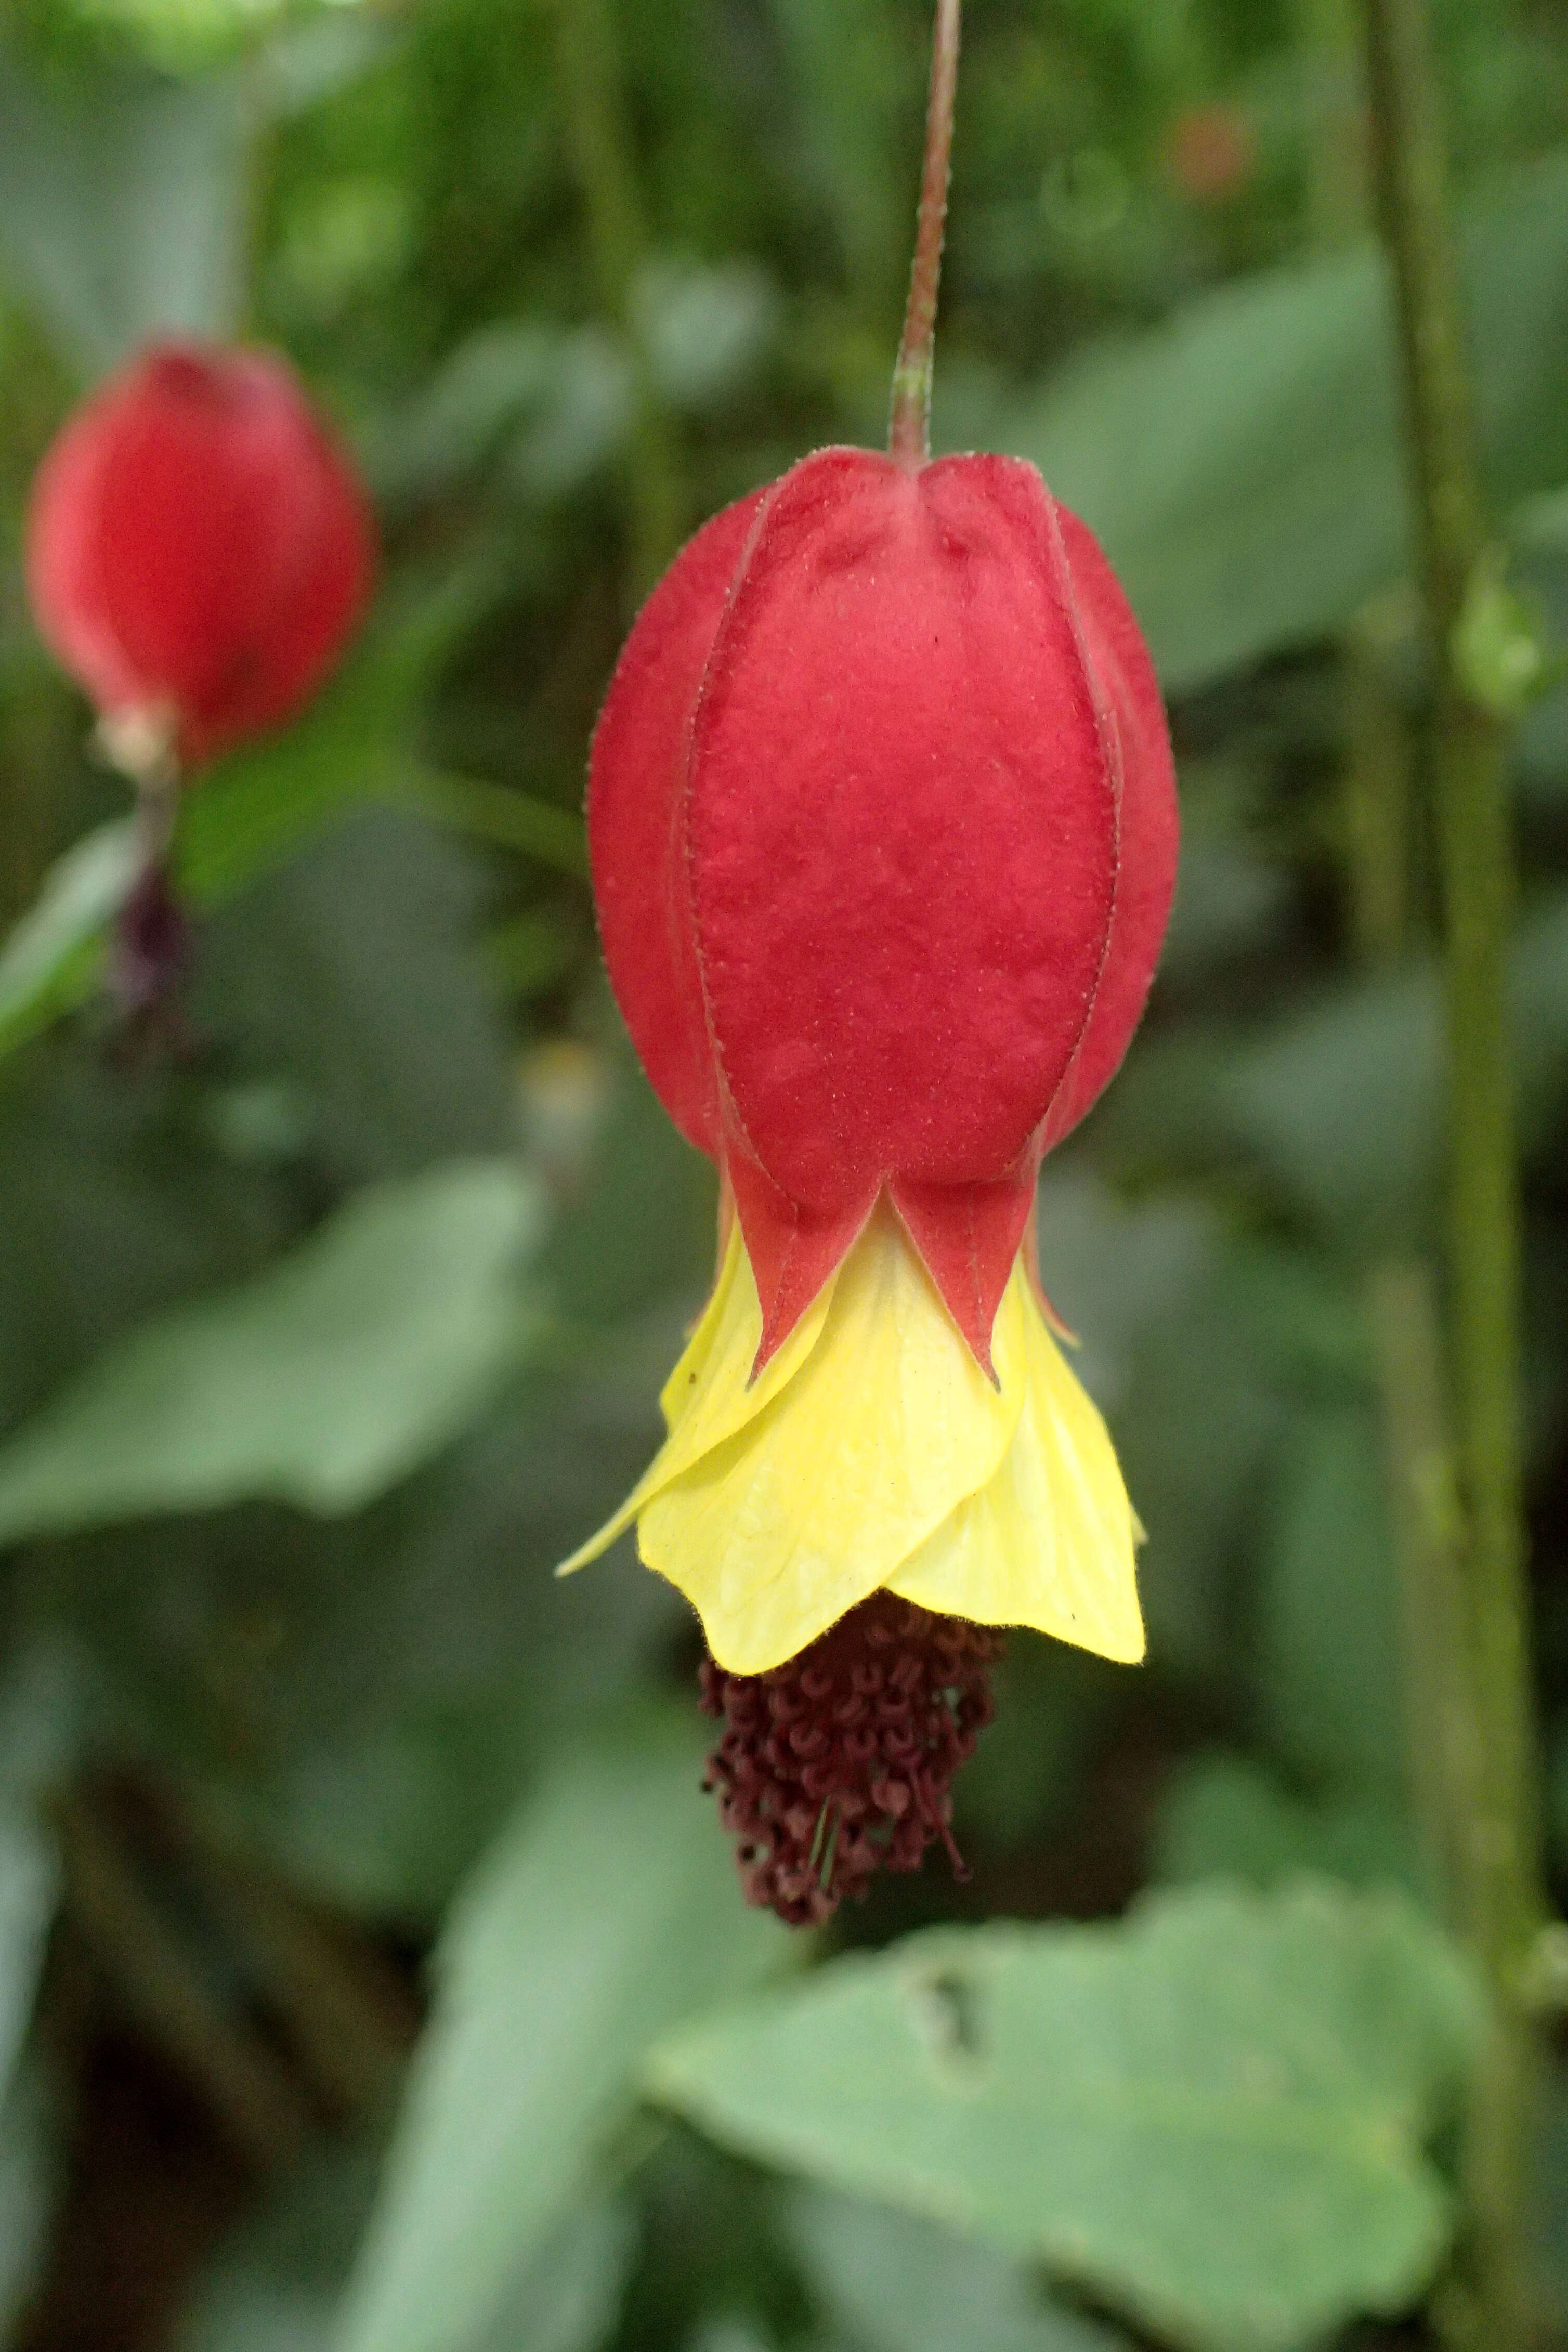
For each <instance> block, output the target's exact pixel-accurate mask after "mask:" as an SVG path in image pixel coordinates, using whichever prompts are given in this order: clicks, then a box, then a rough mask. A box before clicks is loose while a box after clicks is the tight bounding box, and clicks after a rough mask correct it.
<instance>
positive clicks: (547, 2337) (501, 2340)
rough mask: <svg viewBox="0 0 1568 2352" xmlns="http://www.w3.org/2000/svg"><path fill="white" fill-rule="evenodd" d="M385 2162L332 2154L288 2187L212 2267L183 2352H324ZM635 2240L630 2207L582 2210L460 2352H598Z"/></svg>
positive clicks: (354, 2151)
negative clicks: (490, 2323)
mask: <svg viewBox="0 0 1568 2352" xmlns="http://www.w3.org/2000/svg"><path fill="white" fill-rule="evenodd" d="M380 2154H381V2151H379V2150H378V2149H376V2148H374V2147H369V2146H366V2145H363V2144H355V2145H351V2146H349V2147H341V2146H337V2147H330V2148H327V2149H324V2150H323V2151H322V2152H321V2154H320V2155H319V2156H316V2157H314V2158H312V2159H311V2160H310V2162H308V2163H307V2164H305V2165H303V2166H301V2167H300V2168H299V2169H298V2170H297V2171H294V2172H292V2173H290V2174H289V2175H288V2176H287V2177H286V2178H285V2179H283V2180H281V2181H280V2182H279V2185H278V2188H277V2189H276V2190H275V2192H274V2193H273V2195H272V2196H270V2197H269V2198H268V2200H267V2201H266V2202H265V2203H264V2204H263V2206H262V2207H261V2210H259V2212H257V2213H253V2214H249V2215H247V2217H246V2219H245V2220H244V2221H242V2222H241V2223H240V2225H239V2227H238V2228H237V2230H235V2231H232V2232H231V2233H230V2234H229V2236H228V2237H227V2238H226V2240H225V2241H224V2242H222V2243H221V2244H220V2245H219V2247H218V2249H217V2252H216V2255H215V2256H214V2258H213V2260H212V2261H211V2262H210V2263H208V2264H207V2266H206V2269H205V2273H203V2275H202V2276H201V2278H200V2279H199V2280H198V2281H197V2284H196V2287H195V2293H194V2294H193V2295H192V2297H191V2300H190V2304H189V2306H188V2308H187V2310H186V2313H185V2315H184V2323H183V2325H182V2326H181V2328H180V2332H179V2336H178V2339H177V2347H176V2352H328V2347H330V2346H331V2341H332V2337H333V2334H334V2332H335V2330H336V2327H337V2325H338V2315H339V2308H340V2305H341V2303H342V2293H343V2287H344V2284H345V2282H346V2280H347V2278H348V2276H349V2273H350V2272H351V2270H352V2268H353V2260H354V2255H355V2252H356V2251H357V2248H358V2243H359V2240H360V2237H361V2234H362V2232H363V2229H364V2225H365V2221H366V2220H367V2218H368V2216H369V2213H370V2210H371V2205H372V2202H373V2199H374V2189H375V2179H376V2168H377V2164H378V2162H379V2158H380ZM634 2240H635V2217H634V2216H633V2214H632V2212H631V2211H630V2210H629V2209H628V2208H627V2207H626V2205H625V2204H624V2203H622V2202H620V2201H617V2200H613V2199H610V2198H597V2199H595V2200H592V2201H590V2202H588V2203H586V2204H584V2205H580V2206H579V2207H578V2208H577V2209H576V2210H575V2211H574V2212H572V2213H569V2214H568V2215H567V2216H566V2218H565V2220H564V2221H563V2223H562V2226H561V2227H560V2228H559V2229H558V2230H557V2231H554V2232H553V2233H552V2236H551V2238H550V2240H549V2241H548V2242H547V2243H546V2244H545V2245H544V2246H543V2248H542V2250H541V2252H540V2253H539V2254H538V2255H537V2257H536V2258H535V2259H534V2260H533V2261H532V2262H531V2263H529V2264H528V2265H527V2266H526V2268H525V2269H524V2270H522V2271H521V2272H520V2273H519V2274H518V2275H517V2277H516V2278H514V2279H513V2280H511V2281H510V2283H509V2284H508V2286H507V2288H506V2291H505V2294H504V2295H503V2297H502V2302H501V2305H500V2311H499V2313H498V2315H497V2318H496V2323H495V2325H494V2326H493V2327H491V2328H489V2329H486V2330H483V2331H481V2333H480V2334H479V2336H473V2337H470V2338H469V2339H468V2342H467V2344H466V2345H465V2347H464V2352H593V2347H595V2346H597V2345H599V2344H601V2343H603V2341H604V2338H605V2334H606V2331H607V2329H608V2326H609V2325H610V2323H611V2322H612V2320H613V2319H614V2316H615V2311H616V2304H617V2302H618V2300H619V2297H620V2294H621V2289H622V2285H623V2283H624V2279H625V2274H626V2266H627V2263H628V2262H629V2260H630V2258H631V2255H632V2252H633V2246H634Z"/></svg>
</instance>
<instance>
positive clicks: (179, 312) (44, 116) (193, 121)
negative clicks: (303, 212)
mask: <svg viewBox="0 0 1568 2352" xmlns="http://www.w3.org/2000/svg"><path fill="white" fill-rule="evenodd" d="M246 132H247V124H246V120H245V101H244V93H243V91H242V89H241V88H240V85H239V83H238V81H237V79H235V78H234V77H232V76H228V75H225V76H221V77H219V76H212V77H209V78H208V79H205V80H202V81H195V82H184V81H175V80H173V79H165V78H163V77H162V76H157V75H153V74H149V73H129V72H111V71H99V72H93V73H91V74H83V75H79V76H76V77H73V78H72V79H70V80H69V81H62V82H60V83H58V84H57V83H56V82H55V81H54V79H52V78H51V79H50V81H49V82H48V83H46V82H45V80H44V79H43V78H42V77H41V76H40V75H39V74H38V73H37V72H35V71H33V70H30V69H29V68H27V67H26V66H25V65H24V63H23V61H22V59H21V58H20V57H19V56H18V55H17V53H16V51H15V50H14V49H12V48H10V47H0V255H3V257H4V259H5V264H6V266H7V269H8V272H9V273H12V274H14V275H15V276H16V277H17V278H19V279H21V281H22V282H23V283H24V284H25V285H26V288H27V289H28V290H29V291H30V292H31V293H32V294H34V295H35V296H36V297H37V299H38V300H39V301H40V302H41V304H42V305H43V307H44V309H45V310H46V312H47V315H48V317H49V320H50V321H51V323H52V324H53V325H54V326H55V327H56V328H57V329H58V331H59V332H60V333H61V335H62V336H63V337H64V339H65V340H66V341H67V342H68V344H69V345H70V347H71V349H72V351H73V352H74V353H75V355H76V357H77V358H78V359H79V361H80V362H81V363H82V364H83V365H84V367H86V368H87V369H88V370H89V371H91V372H92V373H97V372H98V371H100V370H101V369H105V368H110V367H112V366H113V365H114V364H115V362H117V361H119V360H121V359H122V358H124V357H125V355H126V353H127V352H130V351H131V350H132V349H133V348H134V346H135V345H136V344H137V343H139V342H142V341H145V340H146V339H147V338H148V337H149V336H152V335H155V334H168V333H176V332H183V333H186V334H192V335H202V336H211V337H217V338H221V337H223V336H225V335H228V334H232V332H233V331H234V328H235V324H236V321H237V314H238V308H239V255H240V246H241V241H242V236H243V228H244V220H245V207H246V202H247V195H246V181H245V152H246Z"/></svg>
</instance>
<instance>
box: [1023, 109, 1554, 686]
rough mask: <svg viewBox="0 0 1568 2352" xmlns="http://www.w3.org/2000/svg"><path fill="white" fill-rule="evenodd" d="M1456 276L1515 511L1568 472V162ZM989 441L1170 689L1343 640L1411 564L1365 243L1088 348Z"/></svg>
mask: <svg viewBox="0 0 1568 2352" xmlns="http://www.w3.org/2000/svg"><path fill="white" fill-rule="evenodd" d="M1463 261H1464V267H1465V276H1466V287H1467V292H1468V299H1469V307H1470V312H1471V318H1472V321H1473V327H1474V346H1475V352H1476V362H1477V369H1478V381H1479V404H1480V415H1481V425H1482V429H1483V433H1484V436H1485V447H1486V453H1487V457H1488V460H1489V477H1490V483H1491V487H1492V489H1493V492H1494V495H1495V496H1496V498H1497V499H1498V500H1499V501H1500V503H1502V504H1505V505H1506V504H1507V503H1510V502H1512V501H1514V500H1517V499H1522V498H1524V497H1526V496H1527V495H1528V494H1529V493H1531V491H1535V490H1541V489H1544V488H1553V487H1555V486H1556V485H1557V484H1558V483H1559V482H1561V481H1562V480H1563V478H1564V476H1568V157H1565V156H1563V155H1554V156H1552V157H1549V158H1547V159H1546V160H1544V161H1543V162H1542V163H1537V164H1535V165H1534V166H1532V167H1531V169H1530V170H1529V171H1528V172H1527V173H1524V174H1523V175H1522V176H1521V178H1520V179H1519V180H1518V181H1517V183H1516V184H1514V185H1513V186H1512V187H1511V188H1510V190H1509V191H1508V192H1507V193H1506V194H1503V195H1501V196H1500V197H1499V198H1497V199H1495V200H1494V201H1492V202H1491V203H1489V204H1488V205H1484V206H1482V207H1480V208H1479V209H1478V210H1477V211H1476V212H1475V213H1474V214H1473V215H1472V216H1471V217H1470V218H1469V219H1468V222H1467V224H1466V226H1465V232H1464V236H1463ZM994 434H995V436H996V445H997V446H999V447H1002V448H1007V449H1012V450H1015V451H1016V452H1017V453H1018V454H1019V455H1020V456H1022V457H1029V458H1032V459H1033V460H1034V461H1035V463H1036V464H1037V466H1038V467H1040V469H1041V471H1042V472H1043V473H1044V475H1045V477H1046V478H1047V481H1048V482H1049V483H1050V485H1051V487H1052V488H1053V489H1054V490H1055V491H1056V492H1057V494H1058V497H1059V498H1061V499H1065V500H1066V502H1067V504H1068V506H1069V507H1072V508H1074V509H1076V510H1077V511H1078V512H1079V513H1080V514H1081V515H1082V516H1083V517H1084V519H1085V520H1086V521H1087V522H1088V523H1089V525H1090V526H1091V527H1092V529H1093V530H1095V531H1097V532H1098V533H1099V535H1100V539H1101V540H1102V541H1104V544H1105V549H1106V552H1107V553H1108V554H1109V555H1110V560H1111V562H1113V563H1114V564H1115V566H1116V568H1117V571H1118V572H1119V573H1120V574H1121V580H1122V583H1123V585H1124V586H1125V588H1126V590H1127V593H1128V594H1129V596H1130V597H1131V602H1132V604H1133V608H1134V610H1135V611H1136V612H1137V614H1138V617H1139V619H1140V621H1141V622H1142V625H1143V627H1144V629H1145V631H1146V632H1147V634H1148V636H1149V640H1150V643H1151V645H1152V647H1153V651H1154V656H1155V659H1156V661H1157V663H1158V665H1159V667H1160V670H1161V673H1162V676H1163V678H1164V681H1165V683H1166V685H1167V687H1169V688H1174V689H1178V690H1180V689H1184V688H1191V687H1194V686H1196V685H1199V684H1201V683H1203V682H1204V681H1205V680H1206V679H1209V678H1213V677H1218V676H1220V675H1222V674H1223V673H1224V672H1226V670H1233V669H1236V668H1238V667H1241V666H1242V665H1243V664H1245V663H1247V662H1251V661H1255V660H1257V659H1258V656H1260V655H1263V654H1265V653H1268V652H1271V651H1274V650H1276V649H1278V648H1279V647H1281V646H1290V645H1297V644H1300V643H1302V642H1303V641H1306V640H1309V639H1311V638H1314V637H1321V636H1322V635H1325V634H1327V633H1329V632H1331V631H1332V630H1334V629H1337V628H1340V627H1342V625H1344V623H1345V622H1347V621H1348V620H1349V619H1350V618H1351V616H1352V614H1353V613H1354V612H1355V611H1356V609H1357V607H1358V606H1359V605H1360V604H1362V603H1363V602H1364V600H1365V599H1366V598H1367V597H1368V596H1370V595H1371V594H1373V592H1374V591H1376V590H1377V589H1379V588H1383V587H1385V586H1387V585H1388V584H1389V583H1391V582H1392V581H1394V580H1397V579H1399V578H1401V577H1403V576H1404V574H1405V572H1406V570H1407V569H1408V566H1409V562H1410V546H1409V514H1408V501H1407V494H1406V489H1405V459H1404V455H1403V449H1402V444H1401V437H1400V427H1399V406H1398V395H1397V383H1396V376H1395V366H1394V339H1393V325H1392V314H1391V310H1390V304H1389V297H1388V292H1387V289H1386V285H1385V281H1384V271H1383V267H1382V264H1381V262H1380V261H1379V259H1378V257H1377V256H1376V255H1375V253H1374V252H1373V248H1372V247H1370V246H1367V247H1363V248H1361V249H1359V250H1357V251H1355V252H1353V253H1351V254H1348V255H1345V256H1343V257H1334V258H1331V259H1328V260H1324V261H1320V262H1317V263H1314V264H1310V265H1308V266H1296V267H1292V268H1288V269H1280V270H1276V271H1271V272H1269V273H1268V274H1267V275H1264V276H1260V277H1258V278H1250V279H1244V280H1242V281H1240V282H1238V283H1236V284H1233V285H1230V286H1226V287H1223V288H1221V289H1218V290H1217V291H1212V292H1207V293H1204V294H1201V295H1198V296H1196V297H1194V299H1192V300H1191V301H1190V302H1188V303H1186V304H1184V305H1183V306H1182V307H1181V308H1180V309H1178V310H1176V311H1175V312H1174V313H1173V316H1172V317H1171V318H1170V319H1169V320H1167V321H1166V322H1165V323H1164V324H1163V326H1161V327H1159V328H1157V329H1155V330H1153V331H1151V332H1149V333H1146V334H1143V335H1141V336H1138V337H1136V338H1133V339H1131V340H1128V339H1122V340H1120V341H1114V342H1111V343H1110V344H1102V345H1100V346H1098V347H1096V348H1093V349H1091V350H1089V351H1088V352H1085V353H1084V354H1083V355H1082V356H1081V357H1080V358H1079V359H1078V360H1076V361H1075V362H1072V363H1071V364H1070V365H1069V367H1068V370H1067V372H1066V373H1065V374H1064V375H1063V376H1062V377H1061V379H1060V380H1059V381H1058V382H1057V383H1055V384H1053V385H1052V386H1050V387H1049V388H1048V389H1047V391H1046V393H1045V394H1043V396H1041V397H1040V398H1039V399H1037V400H1036V401H1035V402H1033V403H1032V404H1023V405H1020V406H1019V407H1018V408H1017V409H1016V410H1015V411H1013V412H1012V413H1011V414H1007V413H1004V414H1003V415H1000V416H998V418H997V419H996V420H995V423H994Z"/></svg>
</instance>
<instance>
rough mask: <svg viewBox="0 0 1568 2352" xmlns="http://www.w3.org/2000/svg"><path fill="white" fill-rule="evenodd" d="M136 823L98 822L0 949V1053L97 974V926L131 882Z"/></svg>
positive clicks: (75, 999) (77, 995)
mask: <svg viewBox="0 0 1568 2352" xmlns="http://www.w3.org/2000/svg"><path fill="white" fill-rule="evenodd" d="M139 863H140V859H139V854H138V849H137V840H136V827H135V825H134V824H133V823H132V821H131V819H130V818H128V817H121V818H119V819H117V820H116V821H115V822H114V823H113V824H100V826H99V827H98V828H97V830H96V831H95V832H92V833H89V834H88V835H86V836H85V837H84V838H83V839H82V840H80V841H79V842H76V843H75V844H73V845H72V846H71V847H70V848H69V849H68V850H67V852H66V854H65V856H63V857H62V858H60V859H59V860H58V863H57V864H56V866H54V868H53V870H52V872H51V873H50V875H49V877H48V878H47V881H46V883H45V885H44V887H43V889H42V891H41V892H40V893H39V896H38V898H37V903H36V905H34V906H33V907H32V908H29V909H28V911H27V913H26V914H25V915H24V916H23V917H22V919H21V920H20V922H18V923H17V924H16V927H15V928H14V929H13V930H12V932H11V934H10V937H9V938H8V939H7V940H5V945H4V946H3V947H0V1054H5V1053H8V1052H9V1051H10V1050H11V1048H12V1047H13V1046H15V1045H22V1044H24V1043H25V1041H26V1039H27V1038H28V1037H31V1036H33V1035H34V1034H36V1033H37V1031H38V1030H39V1029H41V1028H43V1027H45V1026H46V1025H47V1023H48V1022H50V1021H52V1020H53V1018H54V1016H55V1014H56V1013H61V1012H64V1011H66V1010H67V1009H68V1007H69V1006H70V1005H72V1004H75V1003H79V1002H80V1000H81V998H82V997H84V996H85V995H86V994H87V993H88V992H89V989H90V988H91V987H92V984H93V982H94V981H95V979H96V978H97V975H98V971H99V967H100V961H101V954H102V936H103V929H104V926H105V924H106V923H108V922H109V921H110V919H111V918H112V917H113V915H114V914H115V912H116V911H117V909H118V908H120V906H121V904H122V902H123V900H124V898H125V896H126V894H127V892H128V891H129V890H130V888H131V886H132V883H133V882H134V880H135V879H136V874H137V868H138V865H139Z"/></svg>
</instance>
